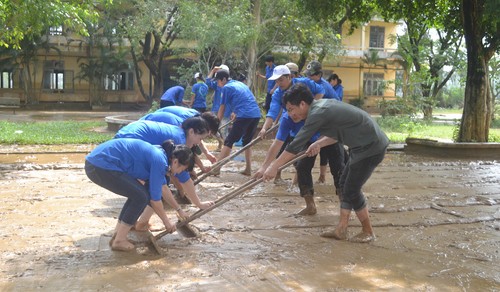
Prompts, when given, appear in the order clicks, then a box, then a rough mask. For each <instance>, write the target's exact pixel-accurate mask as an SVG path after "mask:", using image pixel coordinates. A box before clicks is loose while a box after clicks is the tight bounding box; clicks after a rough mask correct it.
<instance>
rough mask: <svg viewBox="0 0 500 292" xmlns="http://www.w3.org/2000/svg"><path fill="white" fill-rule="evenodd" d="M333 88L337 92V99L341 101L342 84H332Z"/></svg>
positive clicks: (342, 97)
mask: <svg viewBox="0 0 500 292" xmlns="http://www.w3.org/2000/svg"><path fill="white" fill-rule="evenodd" d="M333 90H335V92H336V93H337V96H338V97H339V100H340V101H342V99H344V86H342V84H337V85H335V86H333Z"/></svg>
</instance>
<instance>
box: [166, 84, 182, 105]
mask: <svg viewBox="0 0 500 292" xmlns="http://www.w3.org/2000/svg"><path fill="white" fill-rule="evenodd" d="M183 98H184V87H182V86H180V85H177V86H173V87H170V88H169V89H167V91H165V93H163V95H162V96H161V98H160V108H163V107H166V106H172V105H185V103H184V102H183V100H182V99H183Z"/></svg>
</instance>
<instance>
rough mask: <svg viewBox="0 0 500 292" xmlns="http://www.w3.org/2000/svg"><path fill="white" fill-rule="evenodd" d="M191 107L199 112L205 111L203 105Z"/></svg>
mask: <svg viewBox="0 0 500 292" xmlns="http://www.w3.org/2000/svg"><path fill="white" fill-rule="evenodd" d="M193 109H195V110H197V111H198V112H199V113H200V114H202V113H204V112H206V111H207V108H205V107H193Z"/></svg>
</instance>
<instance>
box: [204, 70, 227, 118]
mask: <svg viewBox="0 0 500 292" xmlns="http://www.w3.org/2000/svg"><path fill="white" fill-rule="evenodd" d="M205 84H206V85H208V87H210V88H212V89H213V90H214V100H213V101H212V109H211V111H212V112H213V113H214V114H215V115H217V113H218V112H219V108H220V103H221V101H222V97H221V96H222V87H219V86H217V80H214V79H212V78H207V79H206V80H205ZM230 116H231V107H230V106H228V105H226V108H225V109H224V117H225V118H229V117H230Z"/></svg>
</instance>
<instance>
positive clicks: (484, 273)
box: [0, 141, 500, 291]
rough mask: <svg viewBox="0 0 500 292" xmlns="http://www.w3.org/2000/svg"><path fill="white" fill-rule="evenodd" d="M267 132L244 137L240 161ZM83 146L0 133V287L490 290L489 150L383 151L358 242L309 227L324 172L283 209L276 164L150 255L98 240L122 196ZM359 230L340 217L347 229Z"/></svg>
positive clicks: (494, 277)
mask: <svg viewBox="0 0 500 292" xmlns="http://www.w3.org/2000/svg"><path fill="white" fill-rule="evenodd" d="M269 145H270V141H264V142H262V143H260V144H258V145H256V146H255V151H254V155H255V162H254V163H253V167H254V169H256V168H257V167H258V166H259V162H260V161H262V160H263V158H264V155H265V151H266V149H267V147H268V146H269ZM92 147H93V146H86V145H83V146H82V145H74V146H64V147H58V146H52V147H48V146H38V147H16V146H5V145H3V146H2V145H0V189H1V195H0V201H1V202H2V203H1V204H0V220H1V222H2V224H1V227H0V290H1V291H32V290H38V291H374V290H387V291H500V261H499V258H500V209H499V203H500V188H499V187H500V161H499V160H498V158H497V160H494V159H491V160H482V161H476V160H458V159H456V160H455V159H439V158H430V157H418V156H413V155H407V154H405V153H404V152H401V151H391V152H389V153H388V155H387V156H386V159H385V160H384V161H383V163H382V164H381V165H380V166H379V167H378V168H377V170H376V171H375V173H374V174H373V176H372V178H371V179H370V180H369V181H368V183H367V184H366V185H365V188H364V190H365V193H366V196H367V197H368V200H369V207H370V210H371V217H372V222H373V225H374V228H375V233H376V235H377V240H376V241H375V242H373V243H370V244H356V243H350V242H348V241H335V240H330V239H325V238H322V237H320V236H319V234H320V233H321V232H322V231H324V230H326V229H328V228H333V227H334V226H335V225H336V223H337V221H338V217H339V208H338V207H339V203H338V200H337V198H336V196H335V195H334V192H333V182H332V179H331V177H330V178H329V180H328V181H327V183H326V184H324V185H317V186H316V201H317V205H318V214H317V215H314V216H308V217H296V216H293V214H294V213H295V212H297V211H299V210H300V209H301V208H302V207H303V205H304V204H303V200H302V199H301V198H300V197H299V196H298V190H297V189H294V188H292V187H291V186H290V182H291V177H292V176H293V170H292V169H290V168H289V169H287V171H285V172H284V178H285V179H286V180H285V182H286V183H285V184H283V185H275V184H273V183H265V184H260V185H258V186H256V187H255V188H253V189H252V190H250V191H247V192H246V193H244V194H243V195H241V196H239V197H236V198H235V199H233V200H231V201H229V202H228V203H226V204H224V205H223V206H221V207H220V208H218V209H215V210H213V211H212V212H210V213H208V214H206V215H204V216H203V217H201V218H200V219H197V220H195V221H194V222H193V225H195V226H196V227H197V228H198V229H199V230H200V233H201V237H199V238H184V237H183V236H182V235H180V234H178V233H174V234H171V235H167V236H165V237H163V238H162V239H161V240H160V241H159V245H160V246H161V247H162V249H163V250H164V252H165V254H164V255H162V256H160V255H157V254H155V253H154V252H153V251H152V250H151V249H149V248H148V247H147V246H146V245H145V244H138V248H137V251H136V252H132V253H123V252H113V251H111V250H110V249H109V247H108V241H109V240H110V237H111V234H112V232H113V228H114V226H115V224H116V218H117V216H118V213H119V211H120V209H121V207H122V204H123V202H124V199H123V198H121V197H119V196H117V195H115V194H113V193H110V192H108V191H106V190H104V189H102V188H100V187H98V186H97V185H95V184H93V183H92V182H90V181H89V180H88V179H87V177H86V176H85V173H84V171H83V159H84V156H85V154H86V153H87V152H88V151H90V150H91V149H92ZM205 162H206V161H205ZM206 163H208V162H206ZM243 167H244V165H243V162H242V161H241V159H236V160H235V161H232V162H230V163H229V164H228V165H227V166H225V167H224V168H223V170H222V175H221V176H219V177H210V178H208V179H206V180H204V181H203V182H202V183H200V184H199V185H198V187H197V189H198V192H199V194H200V196H201V197H202V198H204V199H211V200H215V199H217V198H218V197H221V196H222V195H224V194H225V193H227V192H229V191H230V190H231V189H234V188H235V187H238V186H240V185H242V184H243V183H244V182H246V181H247V180H248V178H247V177H245V176H242V175H240V174H239V173H238V171H239V170H241V169H242V168H243ZM314 172H315V173H314V177H315V178H317V176H318V169H317V168H315V169H314ZM184 207H185V209H186V210H188V211H189V212H191V213H193V212H195V211H196V208H194V207H192V206H189V205H185V206H184ZM168 213H169V215H170V218H172V219H174V217H175V215H174V212H173V210H168ZM154 226H155V227H158V228H160V227H161V224H160V221H159V220H158V219H157V218H155V221H154ZM359 230H360V225H359V223H358V221H357V220H355V219H354V218H353V220H352V221H351V227H350V230H349V234H350V235H355V234H356V233H358V231H359ZM131 236H132V237H133V238H134V239H136V240H139V241H141V240H145V239H144V236H143V234H131Z"/></svg>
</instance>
